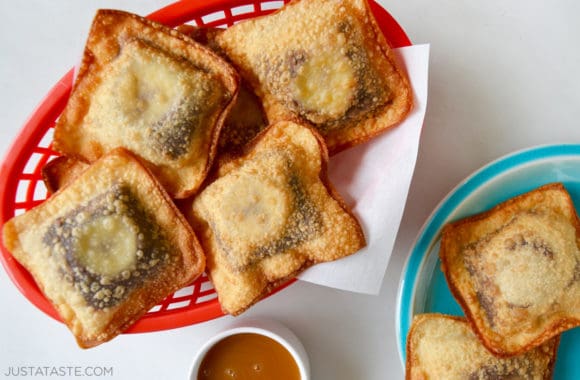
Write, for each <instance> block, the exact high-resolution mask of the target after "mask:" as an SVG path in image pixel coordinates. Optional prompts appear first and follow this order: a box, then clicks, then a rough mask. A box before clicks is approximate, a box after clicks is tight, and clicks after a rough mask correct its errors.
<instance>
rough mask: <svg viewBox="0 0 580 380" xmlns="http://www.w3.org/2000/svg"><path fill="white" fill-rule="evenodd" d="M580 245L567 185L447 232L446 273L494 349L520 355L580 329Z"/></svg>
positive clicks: (456, 224) (443, 241) (506, 205)
mask: <svg viewBox="0 0 580 380" xmlns="http://www.w3.org/2000/svg"><path fill="white" fill-rule="evenodd" d="M579 242H580V224H579V222H578V217H577V214H576V210H575V209H574V204H573V203H572V199H571V198H570V195H569V194H568V192H567V191H566V189H565V188H564V186H563V185H562V184H560V183H554V184H549V185H545V186H542V187H540V188H538V189H535V190H533V191H531V192H528V193H525V194H522V195H519V196H517V197H515V198H512V199H510V200H507V201H506V202H503V203H500V204H499V205H497V206H495V207H494V208H492V209H491V210H489V211H487V212H484V213H481V214H478V215H474V216H472V217H469V218H465V219H462V220H459V221H456V222H454V223H450V224H448V225H446V226H445V227H444V229H443V235H442V239H441V248H440V251H439V255H440V258H441V263H442V270H443V273H444V274H445V276H446V278H447V282H448V283H449V287H450V289H451V292H452V293H453V295H454V296H455V298H456V299H457V300H458V302H459V304H460V305H461V307H462V308H463V310H464V312H465V315H466V316H467V318H468V320H469V321H470V322H471V323H472V325H473V328H474V330H475V332H476V333H477V334H478V335H479V336H480V337H481V339H482V341H483V343H484V345H485V346H486V347H487V348H488V349H489V350H490V351H492V352H494V353H495V354H496V355H501V356H510V355H517V354H519V353H522V352H525V351H527V350H529V349H531V348H533V347H537V346H538V345H540V344H542V343H543V342H545V341H547V340H548V339H550V338H552V337H553V336H555V335H558V334H559V333H561V332H563V331H564V330H567V329H570V328H572V327H574V326H578V325H580V249H579Z"/></svg>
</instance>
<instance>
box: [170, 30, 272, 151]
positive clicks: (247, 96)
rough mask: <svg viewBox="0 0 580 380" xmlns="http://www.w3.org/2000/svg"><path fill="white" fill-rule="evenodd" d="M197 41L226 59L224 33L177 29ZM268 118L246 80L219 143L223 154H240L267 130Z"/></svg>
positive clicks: (227, 119)
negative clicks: (219, 39) (218, 39)
mask: <svg viewBox="0 0 580 380" xmlns="http://www.w3.org/2000/svg"><path fill="white" fill-rule="evenodd" d="M176 29H177V30H179V31H180V32H181V33H184V34H186V35H188V36H189V37H191V38H193V39H194V40H195V41H197V42H199V43H200V44H202V45H205V46H207V47H209V48H210V49H212V50H213V51H215V52H216V53H217V54H219V55H224V53H223V52H222V51H221V49H220V48H219V46H218V45H217V43H216V37H217V35H218V34H219V33H221V32H223V29H219V28H198V27H194V26H191V25H187V24H184V25H180V26H178V27H177V28H176ZM266 126H267V122H266V115H265V114H264V109H263V107H262V103H261V102H260V99H259V98H258V97H257V96H256V94H254V92H253V91H252V90H251V87H250V85H249V84H248V83H246V81H245V80H244V79H243V78H242V81H241V83H240V88H239V93H238V97H237V99H236V102H235V104H234V105H233V107H232V109H231V112H230V113H229V115H228V116H227V117H226V120H225V122H224V127H223V129H222V133H221V134H220V138H219V142H218V150H219V152H220V153H226V154H229V153H235V152H239V151H240V150H241V149H242V148H243V147H244V145H246V144H247V143H248V142H250V141H251V140H252V139H253V138H254V137H256V136H257V135H258V133H260V131H262V130H263V129H264V128H266Z"/></svg>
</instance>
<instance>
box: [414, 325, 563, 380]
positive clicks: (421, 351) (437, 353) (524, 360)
mask: <svg viewBox="0 0 580 380" xmlns="http://www.w3.org/2000/svg"><path fill="white" fill-rule="evenodd" d="M558 342H559V337H556V338H553V339H551V340H549V341H548V342H546V343H544V344H543V345H541V346H540V347H537V348H535V349H533V350H530V351H528V352H526V353H523V354H522V355H520V356H514V357H511V358H498V357H496V356H494V355H492V354H491V353H490V352H489V351H487V349H486V348H485V347H484V346H483V345H482V344H481V342H480V341H479V339H478V338H477V335H475V334H474V333H473V331H472V330H471V327H470V326H469V323H468V322H467V320H465V318H459V317H452V316H448V315H441V314H421V315H417V316H415V318H414V319H413V324H412V326H411V329H410V330H409V335H408V336H407V363H406V371H405V372H406V379H407V380H423V379H445V380H460V379H461V380H463V379H538V380H548V379H551V378H552V373H553V371H554V364H555V362H556V351H557V348H558Z"/></svg>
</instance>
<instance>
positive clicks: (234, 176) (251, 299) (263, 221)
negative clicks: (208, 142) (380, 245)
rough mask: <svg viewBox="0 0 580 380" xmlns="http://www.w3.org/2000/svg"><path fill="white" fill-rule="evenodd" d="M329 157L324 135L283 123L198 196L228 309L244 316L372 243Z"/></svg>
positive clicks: (198, 212) (216, 280) (203, 231)
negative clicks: (299, 278) (308, 271)
mask: <svg viewBox="0 0 580 380" xmlns="http://www.w3.org/2000/svg"><path fill="white" fill-rule="evenodd" d="M327 160H328V156H327V153H326V150H325V146H324V142H323V141H322V140H321V138H320V136H318V134H317V133H315V132H314V131H313V130H312V129H310V128H308V127H305V126H302V125H299V124H295V123H293V122H280V123H277V124H275V125H273V126H270V127H269V128H267V129H266V130H265V131H263V132H262V133H261V134H260V135H259V136H258V137H257V138H256V139H255V140H254V142H253V143H252V146H250V147H248V150H247V152H246V154H245V155H243V156H241V157H239V158H236V159H233V160H231V161H229V162H226V163H224V164H222V165H221V167H220V169H219V173H218V175H217V179H215V181H213V182H212V183H210V184H209V185H208V186H207V187H206V188H204V189H203V190H202V191H201V192H200V194H199V195H198V196H197V197H196V198H195V199H194V200H193V205H192V206H191V207H190V214H191V215H189V216H190V220H191V222H192V224H193V226H194V230H196V232H197V233H198V234H199V236H200V239H201V242H202V246H203V247H204V250H205V252H206V255H207V269H208V275H209V277H210V278H211V280H212V282H213V284H214V287H215V289H216V291H217V293H218V298H219V301H220V304H221V307H222V309H223V310H224V311H225V312H227V313H230V314H233V315H237V314H239V313H241V312H243V311H244V310H245V309H247V308H248V307H250V306H251V305H252V304H254V303H255V302H257V301H258V300H259V299H260V298H261V297H263V296H264V295H266V294H267V293H268V292H269V291H271V290H272V289H273V288H274V287H276V286H278V285H280V284H281V283H283V282H285V281H287V280H289V279H290V278H292V277H294V276H295V275H296V274H297V273H299V272H300V271H302V270H304V269H305V268H307V267H309V266H311V265H313V264H316V263H319V262H324V261H330V260H335V259H338V258H340V257H344V256H346V255H350V254H352V253H354V252H356V251H358V250H359V249H360V248H362V247H363V246H364V245H365V240H364V235H363V232H362V229H361V227H360V225H359V224H358V221H357V220H356V218H355V217H354V216H353V215H352V214H351V212H350V210H349V209H348V208H347V207H346V205H345V204H344V203H343V201H342V200H341V198H340V197H339V196H338V194H337V193H336V192H335V191H334V189H333V188H332V186H331V185H330V183H329V182H328V177H327V174H326V164H327Z"/></svg>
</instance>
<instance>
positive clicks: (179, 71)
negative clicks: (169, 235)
mask: <svg viewBox="0 0 580 380" xmlns="http://www.w3.org/2000/svg"><path fill="white" fill-rule="evenodd" d="M238 81H239V77H238V75H237V73H236V72H235V70H234V69H233V68H232V67H231V66H230V65H228V64H227V63H225V61H223V60H222V59H221V58H219V57H218V56H217V55H216V54H214V53H213V52H211V51H210V50H209V49H207V48H205V47H203V46H201V45H199V44H197V43H195V42H194V41H193V40H192V39H190V38H189V37H187V36H185V35H184V34H182V33H179V32H178V31H176V30H172V29H169V28H167V27H165V26H163V25H161V24H158V23H155V22H152V21H149V20H147V19H145V18H142V17H139V16H137V15H134V14H130V13H126V12H122V11H117V10H100V11H98V13H97V15H96V16H95V19H94V21H93V25H92V28H91V31H90V33H89V37H88V40H87V43H86V47H85V52H84V55H83V61H82V64H81V66H80V68H79V72H78V76H77V79H76V81H75V83H74V86H73V91H72V94H71V97H70V99H69V102H68V104H67V106H66V108H65V110H64V111H63V113H62V115H61V117H60V118H59V120H58V122H57V124H56V128H55V136H54V148H55V149H56V150H57V151H59V152H61V153H63V154H64V155H68V156H74V157H76V158H79V159H82V160H84V161H87V162H93V161H95V160H96V159H98V158H99V157H101V156H102V155H103V154H105V153H106V152H108V151H110V150H111V149H114V148H116V147H124V148H126V149H128V150H130V151H132V152H133V153H135V154H137V155H139V156H140V157H142V158H143V159H145V160H146V161H147V164H148V166H149V167H150V169H151V170H152V171H153V173H154V174H155V175H156V176H157V177H158V178H159V180H160V182H161V183H162V184H163V185H164V186H165V188H166V189H167V191H168V192H169V193H170V194H171V195H172V196H173V197H175V198H184V197H187V196H189V195H191V194H193V193H194V192H195V191H196V190H197V189H198V187H199V186H200V185H201V182H202V181H203V179H204V178H205V176H206V175H207V173H208V171H209V168H210V166H211V164H212V161H213V158H214V156H215V153H216V147H217V139H218V136H219V132H220V130H221V127H222V125H223V121H224V118H225V116H226V114H227V113H228V111H229V109H230V107H231V106H232V104H233V100H234V99H235V97H236V94H237V88H238Z"/></svg>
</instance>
